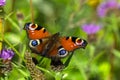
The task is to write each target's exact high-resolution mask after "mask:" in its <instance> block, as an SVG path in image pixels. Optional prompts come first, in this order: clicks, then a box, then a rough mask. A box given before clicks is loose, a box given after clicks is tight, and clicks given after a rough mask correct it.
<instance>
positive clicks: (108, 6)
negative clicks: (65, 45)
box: [97, 0, 120, 17]
mask: <svg viewBox="0 0 120 80" xmlns="http://www.w3.org/2000/svg"><path fill="white" fill-rule="evenodd" d="M117 9H120V4H119V3H118V2H117V1H116V0H108V1H106V2H103V3H101V4H100V5H99V6H98V8H97V14H98V16H99V17H105V16H106V14H107V13H108V11H109V10H117Z"/></svg>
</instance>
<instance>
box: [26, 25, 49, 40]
mask: <svg viewBox="0 0 120 80" xmlns="http://www.w3.org/2000/svg"><path fill="white" fill-rule="evenodd" d="M24 29H25V30H26V32H27V34H28V37H29V39H42V38H45V37H48V36H50V33H49V32H48V31H46V29H45V28H43V27H42V26H39V25H37V24H34V23H26V24H25V26H24Z"/></svg>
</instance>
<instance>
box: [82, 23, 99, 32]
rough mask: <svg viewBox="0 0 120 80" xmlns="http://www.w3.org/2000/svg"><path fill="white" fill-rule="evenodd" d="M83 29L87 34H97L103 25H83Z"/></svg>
mask: <svg viewBox="0 0 120 80" xmlns="http://www.w3.org/2000/svg"><path fill="white" fill-rule="evenodd" d="M82 29H83V31H85V32H86V33H87V34H95V33H97V32H98V31H99V30H100V29H101V25H99V24H95V23H88V24H83V25H82Z"/></svg>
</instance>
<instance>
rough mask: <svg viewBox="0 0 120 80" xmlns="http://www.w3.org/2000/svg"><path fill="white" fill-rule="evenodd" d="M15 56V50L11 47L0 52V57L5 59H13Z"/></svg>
mask: <svg viewBox="0 0 120 80" xmlns="http://www.w3.org/2000/svg"><path fill="white" fill-rule="evenodd" d="M13 56H14V52H13V51H12V50H10V49H3V50H1V52H0V58H2V59H4V60H11V59H12V58H13Z"/></svg>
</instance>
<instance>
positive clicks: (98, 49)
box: [1, 0, 120, 80]
mask: <svg viewBox="0 0 120 80" xmlns="http://www.w3.org/2000/svg"><path fill="white" fill-rule="evenodd" d="M104 1H105V0H103V1H102V0H101V1H100V0H32V2H33V13H34V15H33V20H34V23H37V24H39V25H42V26H43V27H45V28H46V29H47V30H48V31H49V32H50V33H52V34H54V33H56V32H60V33H61V36H76V37H80V38H83V39H85V40H87V41H88V45H87V47H86V49H78V50H76V51H75V52H74V55H73V57H72V58H71V62H70V64H69V66H68V67H67V68H65V69H64V70H63V71H62V72H52V71H49V65H48V61H49V60H47V59H46V60H47V61H46V62H44V63H43V65H46V64H47V66H45V67H44V66H43V68H44V69H46V70H48V71H49V73H47V71H46V72H45V71H43V72H44V73H45V76H46V78H47V80H54V79H55V80H120V76H119V75H120V65H119V64H120V62H119V61H120V25H119V22H120V14H119V13H120V12H119V9H118V11H117V13H118V15H117V14H116V10H117V9H116V7H115V8H114V7H113V11H111V12H110V13H108V14H107V12H106V15H105V16H104V17H102V18H101V17H100V16H98V15H97V9H98V8H97V7H99V5H100V4H102V3H103V2H104ZM108 1H109V0H108ZM118 2H119V1H118ZM118 2H117V3H118ZM119 5H120V4H119ZM114 10H115V11H114ZM4 11H5V13H4V22H3V24H4V42H3V47H8V48H11V49H13V50H14V51H15V53H16V55H15V57H14V59H13V70H12V71H11V72H9V73H8V74H7V75H5V77H4V78H2V77H1V80H30V78H29V77H30V74H29V72H28V70H27V68H26V67H25V65H24V63H23V60H22V59H21V57H22V58H24V53H25V51H26V50H28V49H29V48H28V38H27V35H26V32H25V30H23V27H24V24H25V23H26V22H31V21H32V20H31V18H32V16H31V15H32V11H31V8H30V0H7V1H6V5H5V6H4ZM87 23H95V24H98V23H99V24H100V25H102V28H101V29H100V30H99V31H98V32H96V33H94V35H91V34H87V33H86V32H85V31H84V30H83V29H82V25H83V24H87ZM90 36H92V38H90ZM38 57H40V56H38ZM63 61H64V59H63ZM39 67H42V66H39ZM51 73H52V74H55V75H52V76H51V75H50V74H51ZM61 76H62V77H61Z"/></svg>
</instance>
